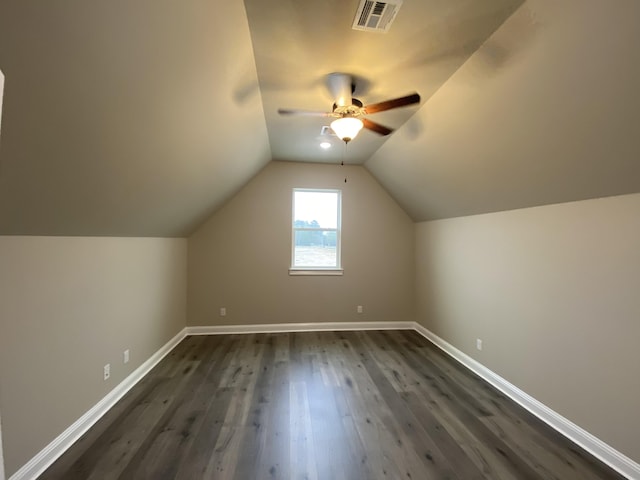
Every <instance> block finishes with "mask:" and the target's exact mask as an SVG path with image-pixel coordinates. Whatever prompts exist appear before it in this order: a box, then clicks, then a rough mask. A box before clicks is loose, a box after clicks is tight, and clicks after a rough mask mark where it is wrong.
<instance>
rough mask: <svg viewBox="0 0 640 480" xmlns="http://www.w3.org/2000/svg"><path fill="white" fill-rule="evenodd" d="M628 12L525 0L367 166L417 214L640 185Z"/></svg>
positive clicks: (636, 67)
mask: <svg viewBox="0 0 640 480" xmlns="http://www.w3.org/2000/svg"><path fill="white" fill-rule="evenodd" d="M428 3H431V2H428ZM443 3H449V2H443ZM471 3H475V2H471ZM479 3H484V2H479ZM403 8H404V7H403ZM638 18H640V2H638V1H637V0H616V1H615V2H607V1H606V0H562V1H550V0H527V1H526V2H525V3H524V4H523V5H522V6H521V7H520V8H519V9H518V11H517V12H516V13H514V15H512V16H511V17H510V18H509V19H508V20H507V21H506V22H505V23H504V24H503V25H502V26H500V28H499V29H498V30H497V31H496V32H495V33H494V34H493V35H492V36H491V37H490V38H489V39H488V40H487V41H486V42H484V44H483V45H482V47H480V49H479V50H478V51H476V52H475V53H474V54H473V55H472V56H471V57H470V58H469V60H468V61H467V62H465V63H464V64H463V65H462V66H461V67H460V69H458V70H457V71H456V73H455V74H454V75H453V76H451V78H450V79H449V80H448V81H447V82H446V83H445V84H444V85H443V86H442V87H441V88H440V89H439V90H438V91H437V92H436V93H435V94H434V95H433V96H432V97H431V98H430V99H429V100H427V101H426V103H424V105H422V107H421V108H420V110H419V111H418V112H417V113H416V114H415V115H414V116H413V117H412V118H411V119H410V120H409V121H408V122H407V123H406V124H405V125H404V126H403V127H402V128H400V129H398V130H397V131H396V132H394V134H393V135H391V136H390V137H389V140H388V141H387V142H385V144H384V145H383V146H382V147H381V148H380V150H378V151H377V152H376V153H375V154H374V155H373V156H372V158H371V159H369V160H368V161H367V163H366V166H367V168H368V169H369V171H371V172H372V173H373V175H374V176H375V177H376V178H378V179H379V180H380V183H381V184H382V185H383V186H384V187H385V189H386V190H387V191H389V192H390V193H391V195H392V196H393V197H394V198H395V199H396V200H397V201H398V203H399V204H400V205H401V206H403V207H404V208H405V210H406V211H407V212H408V213H409V214H410V215H411V216H412V218H413V219H414V220H416V221H424V220H434V219H438V218H440V219H441V218H450V217H459V216H465V215H474V214H479V213H487V212H498V211H504V210H513V209H516V208H524V207H532V206H536V205H545V204H556V203H561V202H568V201H576V200H586V199H589V198H599V197H607V196H612V195H621V194H630V193H637V192H640V161H638V159H639V158H640V135H638V134H637V132H638V131H639V130H640V116H639V115H638V111H640V95H638V85H640V55H639V54H638V45H640V28H638V21H637V19H638ZM444 21H445V24H446V25H447V27H448V28H451V29H453V30H455V28H456V25H455V24H453V23H451V22H450V20H449V19H446V20H444ZM457 28H460V29H462V30H463V31H467V25H466V24H460V25H457ZM419 48H423V46H422V45H419ZM424 48H426V49H427V51H428V48H429V47H428V46H424ZM432 61H433V62H434V63H436V64H438V63H439V62H446V61H447V58H446V57H445V58H438V57H436V58H433V59H432ZM416 88H419V87H416ZM419 92H420V93H422V91H420V90H419ZM382 123H386V122H382Z"/></svg>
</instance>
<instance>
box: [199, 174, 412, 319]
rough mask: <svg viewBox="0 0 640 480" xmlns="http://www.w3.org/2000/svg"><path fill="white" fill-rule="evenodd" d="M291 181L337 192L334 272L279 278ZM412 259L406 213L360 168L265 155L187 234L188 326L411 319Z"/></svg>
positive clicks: (286, 246)
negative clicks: (359, 309) (338, 262)
mask: <svg viewBox="0 0 640 480" xmlns="http://www.w3.org/2000/svg"><path fill="white" fill-rule="evenodd" d="M345 176H346V177H347V179H348V182H347V183H344V179H345ZM294 187H307V188H339V189H342V264H343V267H344V276H330V277H328V276H324V277H320V276H314V277H300V276H289V274H288V268H289V266H290V263H291V209H292V205H291V201H292V200H291V199H292V189H293V188H294ZM413 261H414V249H413V224H412V222H411V220H410V219H409V217H408V216H407V215H406V214H405V213H404V212H403V211H402V210H401V209H400V207H398V205H397V204H396V203H395V202H394V201H393V200H392V199H391V198H390V197H389V196H388V195H387V194H386V192H385V191H384V190H383V189H382V188H381V187H380V185H379V184H378V183H377V182H376V180H374V179H373V177H372V176H371V175H370V174H369V173H368V172H367V171H366V170H365V169H364V168H363V167H361V166H344V167H340V166H338V165H321V164H302V163H288V162H272V163H270V164H269V165H268V166H267V167H266V168H265V169H264V170H263V171H262V172H261V173H260V174H259V175H257V176H256V177H255V178H254V179H253V180H252V181H251V182H250V183H249V184H248V185H247V186H246V187H245V188H244V189H243V190H241V191H240V192H239V193H238V195H236V196H235V197H234V198H233V199H232V200H231V201H230V202H229V203H227V204H226V205H225V206H224V207H223V208H222V209H220V210H219V211H218V212H217V213H216V214H214V215H213V216H212V217H211V218H210V219H209V220H208V221H207V222H206V223H205V224H204V225H202V226H201V227H200V228H199V229H198V230H197V231H196V232H195V233H194V234H193V236H191V237H190V238H189V294H188V324H189V325H218V324H224V325H239V324H264V323H292V322H343V321H408V320H413V303H414V297H413V281H414V278H413ZM357 305H363V307H364V313H363V314H357V313H356V306H357ZM223 306H224V307H226V308H227V316H226V317H220V316H219V309H220V307H223Z"/></svg>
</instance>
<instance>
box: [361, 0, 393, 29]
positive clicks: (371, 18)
mask: <svg viewBox="0 0 640 480" xmlns="http://www.w3.org/2000/svg"><path fill="white" fill-rule="evenodd" d="M401 5H402V0H390V1H384V2H377V1H375V0H360V5H359V6H358V10H357V11H356V18H355V19H354V20H353V27H352V28H353V29H354V30H364V31H366V32H378V33H386V32H388V31H389V28H390V27H391V24H392V23H393V20H394V19H395V18H396V14H397V13H398V10H400V6H401Z"/></svg>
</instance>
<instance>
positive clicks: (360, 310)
mask: <svg viewBox="0 0 640 480" xmlns="http://www.w3.org/2000/svg"><path fill="white" fill-rule="evenodd" d="M356 311H357V312H358V313H362V305H358V307H357V308H356Z"/></svg>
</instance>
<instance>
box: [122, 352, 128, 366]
mask: <svg viewBox="0 0 640 480" xmlns="http://www.w3.org/2000/svg"><path fill="white" fill-rule="evenodd" d="M122 361H123V362H124V363H129V349H127V350H125V351H124V353H123V354H122Z"/></svg>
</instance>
